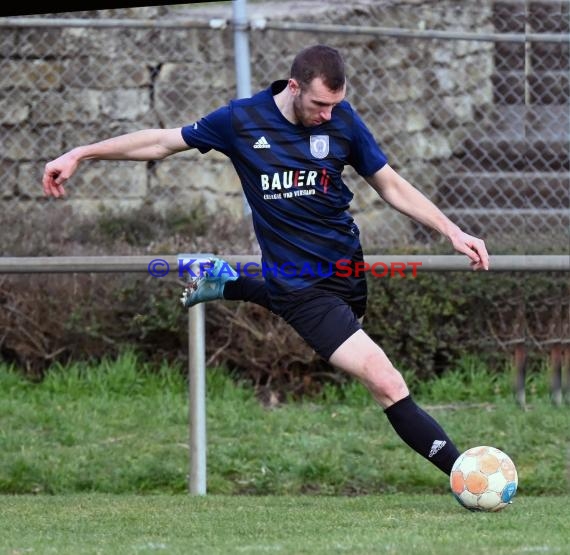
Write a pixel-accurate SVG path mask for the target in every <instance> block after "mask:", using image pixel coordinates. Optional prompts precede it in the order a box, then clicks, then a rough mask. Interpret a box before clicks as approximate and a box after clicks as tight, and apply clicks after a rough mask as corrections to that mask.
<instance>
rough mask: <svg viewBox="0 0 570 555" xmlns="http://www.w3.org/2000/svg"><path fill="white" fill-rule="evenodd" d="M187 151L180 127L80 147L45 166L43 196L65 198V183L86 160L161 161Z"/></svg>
mask: <svg viewBox="0 0 570 555" xmlns="http://www.w3.org/2000/svg"><path fill="white" fill-rule="evenodd" d="M188 148H189V146H188V144H187V143H186V142H185V141H184V139H183V138H182V133H181V128H180V127H178V128H174V129H144V130H141V131H134V132H133V133H127V134H125V135H119V136H118V137H113V138H111V139H105V140H104V141H100V142H97V143H92V144H88V145H84V146H78V147H76V148H74V149H72V150H70V151H68V152H66V153H65V154H62V155H61V156H59V157H58V158H56V159H55V160H52V161H51V162H48V163H47V164H46V166H45V170H44V175H43V179H42V183H43V188H44V194H45V195H46V196H53V197H61V196H63V195H65V189H64V187H63V185H64V183H65V182H66V181H67V180H68V179H69V178H70V177H71V176H72V175H73V174H74V173H75V171H76V170H77V168H78V167H79V164H80V163H81V162H82V161H83V160H162V159H163V158H166V157H167V156H170V155H171V154H174V153H176V152H180V151H182V150H186V149H188Z"/></svg>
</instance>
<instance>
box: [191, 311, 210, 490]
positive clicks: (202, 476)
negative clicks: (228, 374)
mask: <svg viewBox="0 0 570 555" xmlns="http://www.w3.org/2000/svg"><path fill="white" fill-rule="evenodd" d="M205 314H206V311H205V308H204V305H203V304H197V305H195V306H193V307H191V308H189V309H188V350H189V352H188V376H189V380H188V382H189V390H188V396H189V404H190V411H189V416H190V422H189V428H190V481H189V491H190V493H191V494H193V495H205V494H206V356H205V352H206V347H205V345H206V333H205V331H206V324H205V322H206V318H205Z"/></svg>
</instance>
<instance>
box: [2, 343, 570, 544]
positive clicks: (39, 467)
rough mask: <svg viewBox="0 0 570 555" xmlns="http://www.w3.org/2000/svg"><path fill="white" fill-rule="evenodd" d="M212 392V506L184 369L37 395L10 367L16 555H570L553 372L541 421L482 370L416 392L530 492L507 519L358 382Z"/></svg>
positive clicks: (564, 438)
mask: <svg viewBox="0 0 570 555" xmlns="http://www.w3.org/2000/svg"><path fill="white" fill-rule="evenodd" d="M207 385H208V387H207V395H208V402H207V408H208V428H207V429H208V475H207V478H208V480H207V482H208V495H207V496H205V497H195V496H190V495H188V494H187V473H188V467H189V460H188V459H189V456H188V409H187V390H186V383H185V380H184V378H183V375H182V373H181V372H180V371H179V370H177V369H171V368H166V367H165V368H163V369H162V370H161V371H160V372H156V371H151V370H149V369H148V368H146V367H145V366H144V365H141V364H139V363H138V361H137V360H136V358H135V357H134V356H133V355H131V354H128V353H127V354H125V356H123V357H122V358H121V359H119V360H118V361H108V362H104V363H102V364H99V365H97V366H92V367H88V366H86V365H80V364H78V365H74V366H72V367H69V368H58V367H55V368H53V369H52V371H51V372H50V373H49V375H48V377H47V378H46V379H45V380H44V381H43V382H42V383H39V384H34V383H31V382H29V381H27V380H25V379H24V378H22V377H21V375H20V374H19V373H18V372H16V371H14V370H12V369H10V368H8V367H5V366H4V367H2V366H0V453H1V455H0V462H1V464H0V495H1V499H0V526H1V533H0V555H4V554H6V555H8V554H10V555H16V554H24V553H41V554H44V553H45V554H48V553H58V554H59V553H62V554H63V553H65V554H68V553H69V554H71V553H73V554H83V553H101V554H123V553H125V554H127V553H148V552H155V551H156V552H162V553H169V554H170V553H173V554H177V553H185V554H186V553H196V554H210V553H211V554H216V553H224V554H227V553H284V554H297V553H311V554H320V553H323V554H324V553H327V554H329V553H398V554H399V553H402V554H406V555H407V554H413V555H418V554H424V553H425V554H431V553H433V554H435V553H437V554H441V555H445V554H447V553H453V554H454V555H455V554H456V553H458V552H461V553H464V552H465V553H470V554H484V553H489V554H493V555H494V554H515V553H520V554H523V553H570V546H569V545H568V539H569V538H570V521H569V520H568V507H570V484H569V481H570V462H569V459H570V457H569V455H570V435H569V433H568V430H569V429H570V410H568V406H564V407H554V406H552V404H551V403H550V401H549V398H548V392H547V381H546V377H545V376H543V375H536V376H531V377H530V378H529V388H528V400H529V405H528V409H527V410H526V411H523V410H521V409H520V408H518V407H517V405H516V404H515V403H514V401H513V399H512V395H511V392H510V382H509V379H508V376H506V375H490V374H489V373H488V372H487V371H486V370H485V368H484V367H482V366H481V364H480V363H478V362H477V361H476V360H474V359H465V360H464V361H462V363H461V364H460V366H459V367H458V368H456V369H455V372H453V373H450V374H449V375H447V376H443V377H442V378H441V379H439V380H437V381H434V382H431V383H424V384H419V383H413V391H414V395H415V396H416V398H417V400H418V401H419V402H420V404H422V405H423V406H424V407H425V408H426V409H427V410H428V412H431V413H432V414H434V416H436V418H437V419H438V420H439V421H440V422H441V423H442V424H443V425H444V427H445V428H446V429H447V431H448V433H449V434H450V435H451V437H452V438H454V439H455V440H456V442H457V444H458V446H459V448H460V449H464V448H468V447H471V446H474V445H480V444H490V445H494V446H496V447H499V448H501V449H503V450H504V451H506V452H507V453H508V454H509V455H510V456H511V457H512V458H513V460H514V461H515V464H516V465H517V469H518V472H519V490H518V492H517V495H516V497H515V498H514V503H513V504H512V505H511V506H509V507H507V508H506V509H505V510H504V511H502V512H500V513H497V514H483V513H470V512H468V511H466V510H465V509H463V508H462V507H461V506H460V505H459V504H458V503H457V502H456V501H455V500H454V499H453V497H452V496H451V494H450V493H449V487H448V481H447V477H446V476H445V475H443V474H442V473H441V472H440V471H439V470H437V469H436V468H435V467H433V466H432V465H430V464H429V463H428V462H427V461H425V460H424V459H422V458H421V457H420V456H419V455H417V454H415V453H414V452H412V451H411V450H410V449H409V448H408V447H406V446H405V445H403V443H402V442H401V440H399V438H398V437H396V436H395V434H394V433H393V431H392V429H391V428H390V426H389V425H388V423H387V421H386V418H385V416H384V415H383V414H382V411H381V410H380V409H379V408H378V407H377V406H375V405H374V403H372V402H371V400H370V398H369V396H368V395H367V393H366V392H365V391H364V390H363V388H362V387H361V386H359V385H357V384H354V385H351V386H348V387H345V388H344V389H342V390H338V389H335V388H332V387H331V388H326V390H325V391H324V392H323V394H322V395H321V396H320V397H319V398H315V399H311V400H310V401H309V400H306V401H304V402H300V403H293V402H290V403H286V404H284V405H282V406H280V407H276V408H273V409H267V408H264V407H263V406H261V405H260V404H259V403H258V402H257V400H256V399H255V396H254V394H253V392H252V391H251V390H250V389H249V388H248V387H245V386H236V385H235V384H234V383H233V381H232V380H231V379H229V377H228V376H227V375H226V373H225V372H223V371H221V370H210V371H209V372H208V384H207Z"/></svg>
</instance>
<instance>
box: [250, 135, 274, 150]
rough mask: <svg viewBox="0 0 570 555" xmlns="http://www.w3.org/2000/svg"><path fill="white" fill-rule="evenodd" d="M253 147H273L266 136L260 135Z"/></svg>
mask: <svg viewBox="0 0 570 555" xmlns="http://www.w3.org/2000/svg"><path fill="white" fill-rule="evenodd" d="M253 148H271V145H270V144H269V143H268V142H267V139H266V138H265V137H260V138H259V139H258V140H257V142H256V143H255V144H254V145H253Z"/></svg>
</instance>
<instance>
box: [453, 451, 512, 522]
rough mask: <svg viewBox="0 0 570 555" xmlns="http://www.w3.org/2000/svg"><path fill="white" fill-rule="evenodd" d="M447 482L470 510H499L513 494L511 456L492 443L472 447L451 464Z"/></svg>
mask: <svg viewBox="0 0 570 555" xmlns="http://www.w3.org/2000/svg"><path fill="white" fill-rule="evenodd" d="M449 483H450V486H451V491H452V492H453V495H454V496H455V498H456V499H457V501H459V503H461V505H463V506H464V507H465V508H466V509H469V510H470V511H491V512H493V511H500V510H501V509H504V508H505V507H506V506H507V505H508V504H509V503H511V499H512V498H513V497H514V495H515V493H516V491H517V487H518V483H519V480H518V474H517V469H516V467H515V465H514V463H513V461H512V460H511V458H510V457H509V456H508V455H507V454H506V453H504V452H503V451H501V450H500V449H496V448H495V447H489V446H487V445H480V446H478V447H472V448H471V449H468V450H467V451H465V452H464V453H462V454H461V455H460V456H459V458H458V459H457V460H456V461H455V463H454V464H453V468H452V469H451V474H450V476H449Z"/></svg>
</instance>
